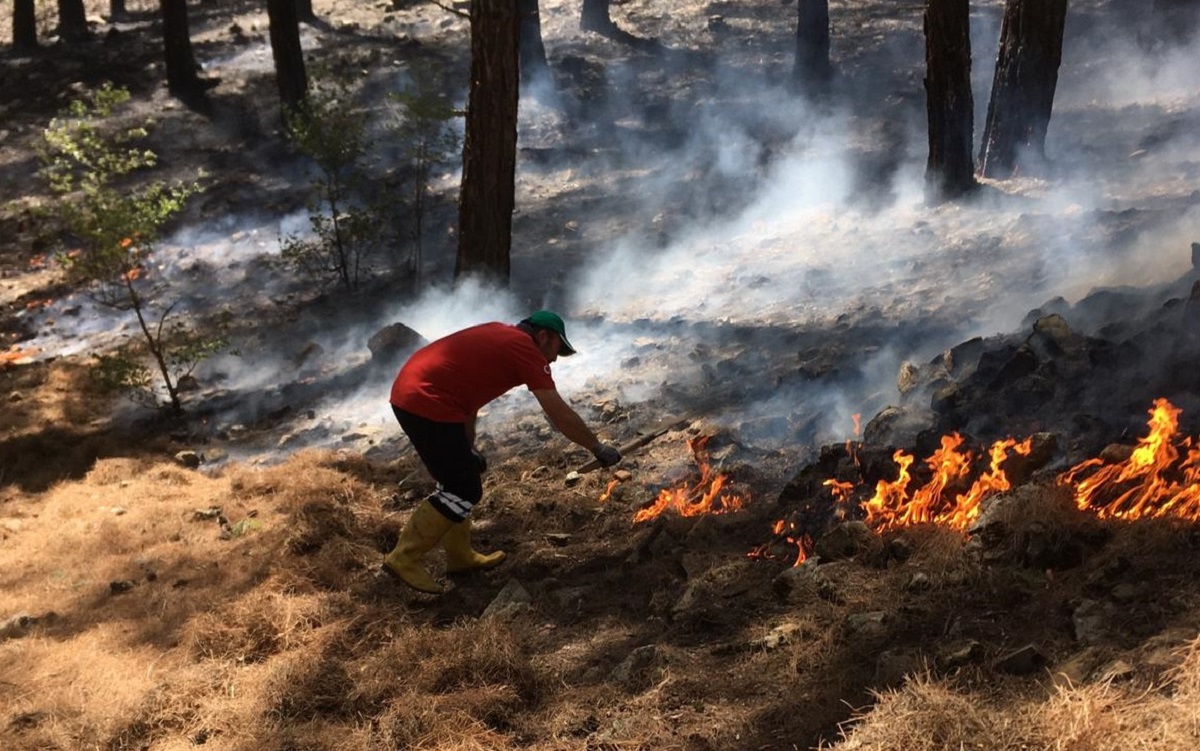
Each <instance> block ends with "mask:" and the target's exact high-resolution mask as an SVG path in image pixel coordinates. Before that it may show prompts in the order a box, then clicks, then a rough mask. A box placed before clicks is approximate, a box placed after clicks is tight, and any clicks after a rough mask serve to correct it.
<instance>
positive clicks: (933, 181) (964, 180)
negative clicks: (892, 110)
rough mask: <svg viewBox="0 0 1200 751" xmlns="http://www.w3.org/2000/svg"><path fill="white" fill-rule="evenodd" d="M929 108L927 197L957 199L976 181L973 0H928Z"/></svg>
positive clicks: (926, 10) (926, 38)
mask: <svg viewBox="0 0 1200 751" xmlns="http://www.w3.org/2000/svg"><path fill="white" fill-rule="evenodd" d="M925 110H926V113H927V115H928V119H929V159H928V161H927V162H926V164H925V194H926V197H927V198H928V199H929V200H930V201H935V202H936V201H942V200H947V199H952V198H956V197H958V196H961V195H962V194H964V193H966V192H968V191H970V190H971V189H973V188H974V187H975V186H976V182H975V165H974V163H973V162H972V160H971V154H972V145H973V142H972V138H973V137H974V132H975V115H974V99H973V98H972V96H971V28H970V7H969V3H968V0H928V2H927V3H926V6H925Z"/></svg>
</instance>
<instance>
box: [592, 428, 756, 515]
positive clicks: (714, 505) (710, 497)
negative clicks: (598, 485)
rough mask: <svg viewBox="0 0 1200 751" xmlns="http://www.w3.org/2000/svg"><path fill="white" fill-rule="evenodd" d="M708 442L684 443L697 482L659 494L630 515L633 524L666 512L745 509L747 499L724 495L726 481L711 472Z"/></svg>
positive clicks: (716, 512)
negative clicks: (689, 453)
mask: <svg viewBox="0 0 1200 751" xmlns="http://www.w3.org/2000/svg"><path fill="white" fill-rule="evenodd" d="M711 438H712V436H700V437H698V438H694V439H692V440H690V441H688V448H690V449H691V451H692V456H693V458H694V459H695V460H696V465H697V466H698V467H699V468H700V479H699V480H698V481H696V482H695V483H692V484H687V483H684V484H681V485H679V486H676V487H674V488H667V489H665V490H663V491H661V492H660V493H659V494H658V498H657V499H656V500H655V501H654V503H653V504H651V505H649V506H647V507H646V508H643V509H641V510H640V511H638V512H637V514H635V515H634V517H633V523H634V524H637V523H639V522H644V521H648V520H650V519H654V518H656V517H658V516H661V515H662V514H663V513H664V512H666V511H668V510H673V511H674V512H675V513H677V514H679V515H680V516H699V515H701V514H728V513H730V512H732V511H737V510H738V509H740V508H742V507H743V506H744V505H746V502H747V501H748V500H749V498H745V497H742V496H738V495H730V494H727V493H726V492H725V484H726V482H727V480H728V478H727V477H726V475H724V474H722V473H718V472H714V471H713V468H712V463H711V462H710V461H709V454H708V449H707V446H708V442H709V440H710V439H711ZM609 489H610V490H611V486H610V488H609ZM606 493H607V491H606Z"/></svg>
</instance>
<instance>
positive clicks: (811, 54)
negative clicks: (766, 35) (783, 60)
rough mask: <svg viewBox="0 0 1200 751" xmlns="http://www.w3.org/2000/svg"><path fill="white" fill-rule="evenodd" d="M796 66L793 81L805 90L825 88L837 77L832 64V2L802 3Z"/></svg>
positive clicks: (806, 0) (808, 0) (802, 0)
mask: <svg viewBox="0 0 1200 751" xmlns="http://www.w3.org/2000/svg"><path fill="white" fill-rule="evenodd" d="M796 9H797V10H798V11H799V15H798V18H797V22H796V65H795V67H794V68H793V69H792V80H793V81H794V82H795V83H797V84H799V85H800V86H803V87H804V88H805V89H817V90H821V89H824V88H825V86H826V85H827V84H828V83H829V79H830V78H831V77H832V76H833V68H832V67H831V66H830V64H829V0H799V2H798V3H797V4H796Z"/></svg>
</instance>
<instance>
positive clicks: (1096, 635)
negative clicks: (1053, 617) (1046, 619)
mask: <svg viewBox="0 0 1200 751" xmlns="http://www.w3.org/2000/svg"><path fill="white" fill-rule="evenodd" d="M1116 617H1117V610H1116V607H1115V606H1114V605H1113V604H1112V603H1109V602H1100V601H1097V600H1087V599H1085V600H1081V601H1080V602H1079V604H1078V605H1076V606H1075V610H1074V611H1073V612H1072V613H1071V626H1072V628H1073V629H1074V631H1075V639H1076V640H1077V641H1079V642H1081V643H1083V644H1103V643H1105V642H1107V641H1108V640H1109V636H1110V634H1111V633H1112V631H1113V627H1114V621H1115V620H1116Z"/></svg>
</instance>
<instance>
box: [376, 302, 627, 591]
mask: <svg viewBox="0 0 1200 751" xmlns="http://www.w3.org/2000/svg"><path fill="white" fill-rule="evenodd" d="M573 354H575V348H574V347H572V346H571V343H570V342H569V341H567V332H566V328H565V327H564V326H563V320H562V318H560V317H559V316H558V314H556V313H552V312H550V311H549V310H539V311H537V312H536V313H534V314H533V315H531V316H529V317H528V318H526V319H525V320H523V321H521V322H520V323H518V324H517V325H515V326H513V325H509V324H506V323H484V324H480V325H478V326H472V327H471V328H468V329H464V330H462V331H459V332H457V333H454V334H450V335H449V336H446V337H444V338H442V339H438V340H437V341H435V342H433V343H432V344H429V345H427V346H425V347H422V348H421V349H419V350H417V351H416V352H415V353H414V354H413V356H412V357H410V358H409V360H408V362H406V363H405V364H404V367H402V368H401V369H400V373H399V375H397V376H396V380H395V382H394V383H393V384H392V394H391V403H392V411H393V412H394V413H395V415H396V419H397V420H399V421H400V427H401V428H403V430H404V432H405V434H406V435H408V438H409V440H410V441H412V445H413V448H415V449H416V450H417V454H418V455H419V456H420V457H421V461H422V462H423V463H424V464H425V468H426V469H428V470H429V474H431V475H433V479H434V480H436V481H437V483H438V485H437V488H436V489H435V490H434V492H433V494H432V495H430V496H429V497H428V498H426V499H425V500H424V501H422V502H421V505H419V506H418V507H417V509H416V511H414V512H413V515H412V516H411V517H410V518H409V520H408V524H406V525H405V526H404V529H403V530H402V531H401V532H400V540H399V542H397V543H396V547H395V549H394V550H392V552H391V553H390V554H389V555H388V556H387V558H385V559H384V561H383V570H384V571H385V572H387V573H389V574H391V575H392V576H395V577H396V578H398V579H399V580H400V581H402V582H404V583H405V584H407V585H409V586H410V587H412V588H413V589H417V590H419V591H421V592H428V593H431V594H441V593H442V592H443V591H444V590H443V588H442V587H441V585H439V584H438V583H437V582H436V581H434V580H433V577H431V576H430V575H429V572H427V571H426V570H425V568H424V566H422V565H421V557H422V556H423V555H425V554H426V553H427V552H429V551H430V550H432V549H433V548H434V546H436V545H437V544H438V543H439V542H440V543H442V546H443V547H445V549H446V570H447V571H448V572H450V573H457V572H462V571H471V570H473V569H486V568H492V567H493V566H498V565H499V564H500V563H501V562H502V561H503V560H504V552H503V551H499V550H498V551H496V552H494V553H486V554H484V553H479V552H477V551H476V550H474V549H473V548H472V547H471V526H470V525H471V522H470V519H469V516H470V514H471V509H473V508H474V507H475V504H477V503H478V502H479V500H480V498H482V496H483V483H482V481H481V480H480V475H481V474H482V473H483V471H484V470H485V469H486V468H487V463H486V461H485V460H484V458H483V455H482V454H480V453H479V452H478V451H476V450H475V419H476V416H477V415H478V412H479V409H480V408H481V407H483V406H484V405H485V404H487V403H488V402H490V401H492V400H493V399H495V398H496V397H498V396H500V395H501V394H504V393H505V392H507V391H509V390H510V389H512V388H513V387H515V386H519V385H521V384H525V385H526V386H528V387H529V390H530V391H532V392H533V395H534V397H536V398H537V400H538V404H540V405H541V407H542V410H543V411H544V412H545V413H546V417H547V418H549V420H550V423H551V424H552V425H553V426H554V427H555V428H557V429H558V431H559V432H561V433H562V434H563V435H564V436H566V437H567V438H569V439H570V440H572V441H573V442H575V443H577V444H579V445H580V446H582V447H584V448H586V449H587V450H589V451H591V452H592V454H593V455H595V457H596V459H597V460H598V461H599V462H600V464H601V465H602V466H605V467H611V466H612V465H614V464H616V463H617V462H619V461H620V460H621V452H620V451H618V450H617V449H616V447H614V446H610V445H608V444H605V443H601V442H600V440H599V439H598V438H596V435H595V433H593V432H592V431H591V430H590V429H589V428H588V426H587V423H585V422H584V421H583V418H581V417H580V416H579V415H578V414H577V413H576V412H575V410H573V409H571V407H570V406H569V405H568V404H567V403H566V402H565V401H563V398H562V397H561V396H559V393H558V389H557V388H556V387H555V385H554V379H553V378H552V377H551V375H550V363H552V362H554V361H555V360H557V359H558V358H559V356H562V357H567V356H569V355H573Z"/></svg>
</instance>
